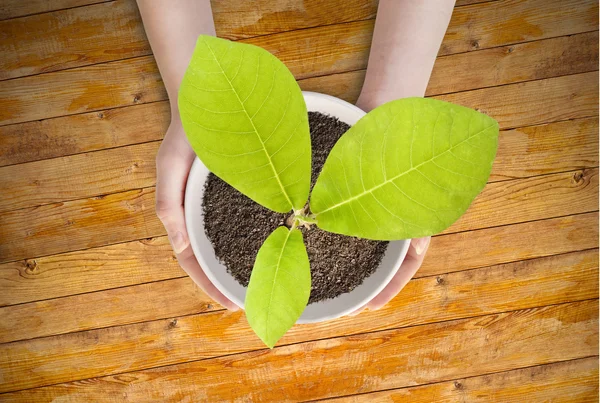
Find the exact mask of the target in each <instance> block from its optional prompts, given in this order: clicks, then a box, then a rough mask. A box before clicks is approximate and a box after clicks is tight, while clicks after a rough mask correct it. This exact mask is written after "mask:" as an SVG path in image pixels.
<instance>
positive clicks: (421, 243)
mask: <svg viewBox="0 0 600 403" xmlns="http://www.w3.org/2000/svg"><path fill="white" fill-rule="evenodd" d="M430 240H431V237H425V238H419V239H417V240H416V242H415V251H416V252H417V255H421V254H422V253H423V252H424V251H425V249H427V245H429V241H430Z"/></svg>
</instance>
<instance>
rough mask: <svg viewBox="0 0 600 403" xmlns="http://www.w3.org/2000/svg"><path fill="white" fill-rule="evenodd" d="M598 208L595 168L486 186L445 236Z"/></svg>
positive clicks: (596, 169) (596, 172)
mask: <svg viewBox="0 0 600 403" xmlns="http://www.w3.org/2000/svg"><path fill="white" fill-rule="evenodd" d="M597 208H598V168H594V169H584V170H581V171H576V172H565V173H560V174H551V175H544V176H536V177H533V178H526V179H518V180H514V181H503V182H496V183H490V184H488V185H487V186H486V187H485V188H484V189H483V191H482V192H481V193H480V194H479V196H477V197H476V198H475V200H474V201H473V203H472V204H471V206H470V207H469V209H468V210H467V212H466V213H465V214H464V215H463V216H462V217H461V218H459V219H458V221H456V222H455V223H454V224H452V225H451V226H450V227H449V228H448V229H447V230H445V231H444V233H452V232H459V231H467V230H471V229H477V228H486V227H492V226H497V225H507V224H514V223H517V222H524V221H530V220H540V219H543V218H550V217H559V216H565V215H569V214H577V213H584V212H588V211H594V210H596V209H597Z"/></svg>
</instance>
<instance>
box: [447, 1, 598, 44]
mask: <svg viewBox="0 0 600 403" xmlns="http://www.w3.org/2000/svg"><path fill="white" fill-rule="evenodd" d="M597 29H598V2H597V1H593V0H568V1H560V0H551V1H545V0H528V1H520V0H502V1H494V2H491V3H484V4H477V5H472V6H467V7H461V8H458V9H456V10H455V11H454V13H453V14H452V19H451V21H450V25H449V26H448V30H447V31H446V36H445V37H444V41H443V42H442V46H441V48H440V52H439V54H440V55H446V54H451V53H459V52H469V51H473V50H478V49H485V48H491V47H496V46H501V45H507V44H513V43H519V42H530V41H534V40H538V39H545V38H552V37H556V36H563V35H572V34H576V33H581V32H588V31H595V30H597Z"/></svg>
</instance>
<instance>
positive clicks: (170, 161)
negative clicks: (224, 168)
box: [156, 115, 239, 311]
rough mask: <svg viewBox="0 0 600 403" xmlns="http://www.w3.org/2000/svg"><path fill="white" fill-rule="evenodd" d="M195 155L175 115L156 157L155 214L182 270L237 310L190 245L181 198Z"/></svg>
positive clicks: (226, 305)
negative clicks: (199, 262)
mask: <svg viewBox="0 0 600 403" xmlns="http://www.w3.org/2000/svg"><path fill="white" fill-rule="evenodd" d="M195 157H196V154H195V153H194V151H193V150H192V147H191V146H190V145H189V143H188V141H187V138H186V137H185V133H184V132H183V127H182V126H181V121H180V119H179V116H178V115H174V116H173V117H172V118H171V125H170V126H169V129H168V130H167V133H166V135H165V139H164V140H163V142H162V145H161V146H160V149H159V150H158V155H157V157H156V214H157V215H158V218H160V220H161V221H162V223H163V225H164V226H165V228H166V230H167V234H168V235H169V241H170V242H171V245H172V246H173V250H174V251H175V253H176V255H177V261H178V262H179V264H180V265H181V267H182V268H183V270H185V271H186V273H187V274H188V275H189V276H190V277H191V278H192V280H194V282H195V283H196V284H197V285H198V286H199V287H200V288H202V290H203V291H204V292H205V293H206V294H208V296H210V297H211V298H212V299H214V300H215V301H217V302H218V303H219V304H221V305H223V306H224V307H226V308H227V309H230V310H233V311H236V310H238V309H239V308H238V306H237V305H235V304H234V303H233V302H231V301H230V300H229V299H227V297H225V296H224V295H223V294H222V293H221V292H220V291H219V290H217V288H216V287H215V286H214V285H213V283H212V282H211V281H210V280H209V279H208V277H206V274H204V271H203V270H202V268H200V265H199V264H198V261H197V260H196V257H195V256H194V252H193V251H192V248H191V246H190V241H189V237H188V233H187V229H186V226H185V219H184V214H183V198H184V194H185V185H186V182H187V178H188V174H189V173H190V168H191V167H192V163H193V162H194V158H195Z"/></svg>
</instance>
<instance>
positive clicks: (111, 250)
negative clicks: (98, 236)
mask: <svg viewBox="0 0 600 403" xmlns="http://www.w3.org/2000/svg"><path fill="white" fill-rule="evenodd" d="M588 232H589V230H588ZM583 233H584V234H585V233H587V232H585V230H584V232H583ZM567 244H568V243H567ZM185 275H186V274H185V272H184V271H183V270H182V269H181V268H180V267H179V265H178V264H177V260H176V258H175V254H174V253H173V249H172V248H171V245H170V244H169V241H168V240H167V238H166V237H158V238H152V239H143V240H140V241H133V242H127V243H120V244H116V245H110V246H104V247H100V248H93V249H87V250H82V251H77V252H70V253H65V254H61V255H55V256H46V257H41V258H37V259H31V260H22V261H18V262H12V263H6V264H3V265H0V290H1V291H0V306H4V305H12V304H20V303H23V302H29V301H35V300H44V299H50V298H57V297H64V296H67V295H73V294H85V293H89V292H93V291H98V290H106V289H110V288H117V287H125V286H130V285H135V284H140V283H148V282H151V281H161V280H166V279H173V278H178V277H182V276H185Z"/></svg>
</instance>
